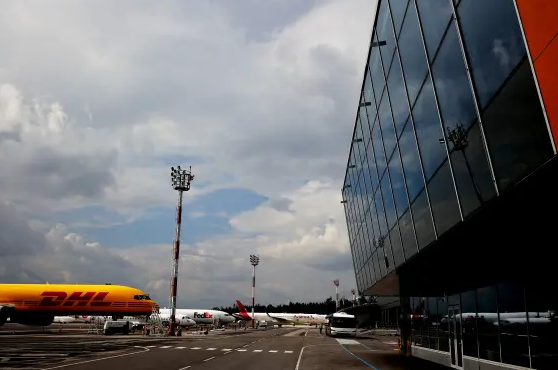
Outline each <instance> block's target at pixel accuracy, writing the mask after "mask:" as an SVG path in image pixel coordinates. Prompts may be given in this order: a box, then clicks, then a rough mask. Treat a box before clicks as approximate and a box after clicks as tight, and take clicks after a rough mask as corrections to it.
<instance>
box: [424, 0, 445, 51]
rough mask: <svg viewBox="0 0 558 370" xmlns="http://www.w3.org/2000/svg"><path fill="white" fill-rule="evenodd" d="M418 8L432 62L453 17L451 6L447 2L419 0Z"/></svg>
mask: <svg viewBox="0 0 558 370" xmlns="http://www.w3.org/2000/svg"><path fill="white" fill-rule="evenodd" d="M417 6H418V10H419V16H420V19H421V25H422V32H423V34H424V41H425V43H426V50H428V56H429V58H430V60H432V59H433V58H434V55H435V53H436V49H437V48H438V45H439V44H440V40H442V36H443V35H444V31H445V30H446V27H447V25H448V22H449V21H450V19H451V17H452V9H451V4H450V2H449V1H447V0H443V1H440V0H419V1H417Z"/></svg>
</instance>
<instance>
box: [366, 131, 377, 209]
mask: <svg viewBox="0 0 558 370" xmlns="http://www.w3.org/2000/svg"><path fill="white" fill-rule="evenodd" d="M366 159H367V162H368V170H369V174H370V180H371V186H372V192H370V193H369V194H368V198H369V202H370V200H371V199H372V194H373V193H374V192H375V191H376V189H377V188H378V183H379V181H378V173H377V171H378V170H377V168H376V156H375V155H374V148H373V147H372V142H368V146H367V147H366Z"/></svg>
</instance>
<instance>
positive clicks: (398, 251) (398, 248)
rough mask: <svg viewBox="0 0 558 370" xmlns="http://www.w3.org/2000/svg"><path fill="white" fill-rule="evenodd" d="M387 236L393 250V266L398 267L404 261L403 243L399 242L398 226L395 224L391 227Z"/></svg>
mask: <svg viewBox="0 0 558 370" xmlns="http://www.w3.org/2000/svg"><path fill="white" fill-rule="evenodd" d="M389 237H390V239H391V246H392V250H393V262H394V263H395V267H399V266H400V265H401V264H402V263H403V262H405V254H404V252H403V244H401V236H400V235H399V226H398V225H397V224H396V225H395V227H394V228H393V229H391V231H390V233H389Z"/></svg>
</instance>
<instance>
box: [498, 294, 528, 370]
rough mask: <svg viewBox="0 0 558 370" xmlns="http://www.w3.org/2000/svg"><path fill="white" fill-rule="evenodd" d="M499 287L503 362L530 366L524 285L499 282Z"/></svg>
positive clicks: (499, 325) (499, 324)
mask: <svg viewBox="0 0 558 370" xmlns="http://www.w3.org/2000/svg"><path fill="white" fill-rule="evenodd" d="M497 289H498V311H499V312H500V318H499V322H498V327H499V328H500V348H501V351H502V362H503V363H506V364H511V365H518V366H524V367H529V342H528V341H527V314H526V312H525V291H524V287H523V286H522V285H519V284H499V285H498V287H497Z"/></svg>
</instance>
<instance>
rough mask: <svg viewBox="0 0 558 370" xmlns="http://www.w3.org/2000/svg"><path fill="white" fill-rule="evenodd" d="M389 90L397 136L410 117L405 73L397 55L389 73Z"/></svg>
mask: <svg viewBox="0 0 558 370" xmlns="http://www.w3.org/2000/svg"><path fill="white" fill-rule="evenodd" d="M388 91H389V97H390V102H391V109H392V111H393V119H394V121H395V129H396V132H397V136H398V137H399V136H401V131H402V130H403V126H405V122H406V120H407V117H409V103H408V102H407V93H406V92H405V84H404V83H403V75H402V74H401V65H399V57H398V56H397V55H395V58H394V62H393V64H392V65H391V69H390V71H389V74H388Z"/></svg>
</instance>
